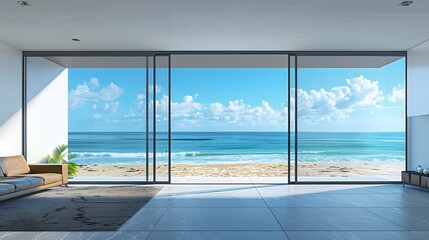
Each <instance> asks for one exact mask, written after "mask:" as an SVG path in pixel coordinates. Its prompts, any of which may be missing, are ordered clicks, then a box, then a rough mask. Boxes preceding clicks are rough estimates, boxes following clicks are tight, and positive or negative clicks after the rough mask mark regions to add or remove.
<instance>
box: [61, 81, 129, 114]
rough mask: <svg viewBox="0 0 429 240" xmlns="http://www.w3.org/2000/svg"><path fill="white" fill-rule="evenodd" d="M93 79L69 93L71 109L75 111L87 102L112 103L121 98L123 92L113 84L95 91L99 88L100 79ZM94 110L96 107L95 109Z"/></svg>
mask: <svg viewBox="0 0 429 240" xmlns="http://www.w3.org/2000/svg"><path fill="white" fill-rule="evenodd" d="M94 79H96V78H92V79H91V81H90V83H89V84H88V83H86V82H84V83H83V84H79V85H77V86H76V88H75V89H73V90H71V91H70V93H69V108H71V109H75V108H77V107H79V106H82V105H83V104H85V103H87V102H99V101H102V102H111V101H115V100H117V99H118V98H119V97H121V95H122V93H123V90H122V88H120V87H119V86H117V85H116V84H114V83H113V82H112V83H110V84H109V85H108V86H106V87H104V88H102V89H101V90H100V91H96V90H93V87H95V86H99V85H98V79H97V80H94ZM93 108H94V107H93Z"/></svg>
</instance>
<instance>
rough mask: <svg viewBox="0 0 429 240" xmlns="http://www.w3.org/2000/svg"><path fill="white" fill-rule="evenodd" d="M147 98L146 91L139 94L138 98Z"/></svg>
mask: <svg viewBox="0 0 429 240" xmlns="http://www.w3.org/2000/svg"><path fill="white" fill-rule="evenodd" d="M145 98H146V95H145V94H144V93H139V94H137V100H142V99H145Z"/></svg>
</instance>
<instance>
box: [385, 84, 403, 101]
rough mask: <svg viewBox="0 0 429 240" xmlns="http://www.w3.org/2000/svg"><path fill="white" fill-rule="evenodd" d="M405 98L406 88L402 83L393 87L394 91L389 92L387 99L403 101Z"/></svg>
mask: <svg viewBox="0 0 429 240" xmlns="http://www.w3.org/2000/svg"><path fill="white" fill-rule="evenodd" d="M404 99H405V89H404V87H403V86H402V85H400V84H399V85H398V86H396V87H394V88H393V89H392V93H391V94H389V96H388V98H387V100H389V102H393V103H395V102H402V101H404Z"/></svg>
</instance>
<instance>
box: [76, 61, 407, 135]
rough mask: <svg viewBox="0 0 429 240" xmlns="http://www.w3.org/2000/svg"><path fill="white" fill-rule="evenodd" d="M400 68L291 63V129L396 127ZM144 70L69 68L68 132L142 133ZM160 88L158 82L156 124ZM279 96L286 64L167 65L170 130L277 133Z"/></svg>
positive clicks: (281, 121)
mask: <svg viewBox="0 0 429 240" xmlns="http://www.w3.org/2000/svg"><path fill="white" fill-rule="evenodd" d="M404 71H405V70H404V60H403V59H402V60H399V61H396V62H394V63H391V64H389V65H387V66H385V67H383V68H374V69H346V68H345V69H299V72H298V73H299V75H298V76H299V84H298V92H299V94H298V104H299V107H298V116H299V120H300V121H299V125H298V126H299V130H300V131H403V130H404V76H405V72H404ZM145 76H146V73H145V70H144V69H69V131H71V132H76V131H144V129H145V121H144V117H145ZM164 76H165V75H164ZM158 77H159V78H162V77H163V76H162V75H158ZM152 86H153V85H152ZM151 89H153V88H151ZM167 90H168V89H167V85H166V82H165V81H164V82H162V81H159V82H158V84H157V86H156V95H157V112H158V114H160V115H159V121H158V126H159V130H162V129H165V128H166V126H165V121H164V120H165V119H166V118H165V116H166V113H167V112H166V111H167V108H166V106H167V104H168V101H169V99H168V97H167ZM150 94H152V93H150ZM287 98H288V95H287V69H262V68H260V69H204V68H202V69H172V97H171V101H172V130H173V131H285V130H286V123H287V114H286V113H287ZM292 101H295V97H293V98H292Z"/></svg>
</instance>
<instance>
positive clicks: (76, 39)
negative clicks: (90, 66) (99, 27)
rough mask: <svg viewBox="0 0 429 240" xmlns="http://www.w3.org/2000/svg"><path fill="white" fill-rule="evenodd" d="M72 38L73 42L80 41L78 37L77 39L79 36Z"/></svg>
mask: <svg viewBox="0 0 429 240" xmlns="http://www.w3.org/2000/svg"><path fill="white" fill-rule="evenodd" d="M72 40H73V41H74V42H80V39H79V38H72Z"/></svg>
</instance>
